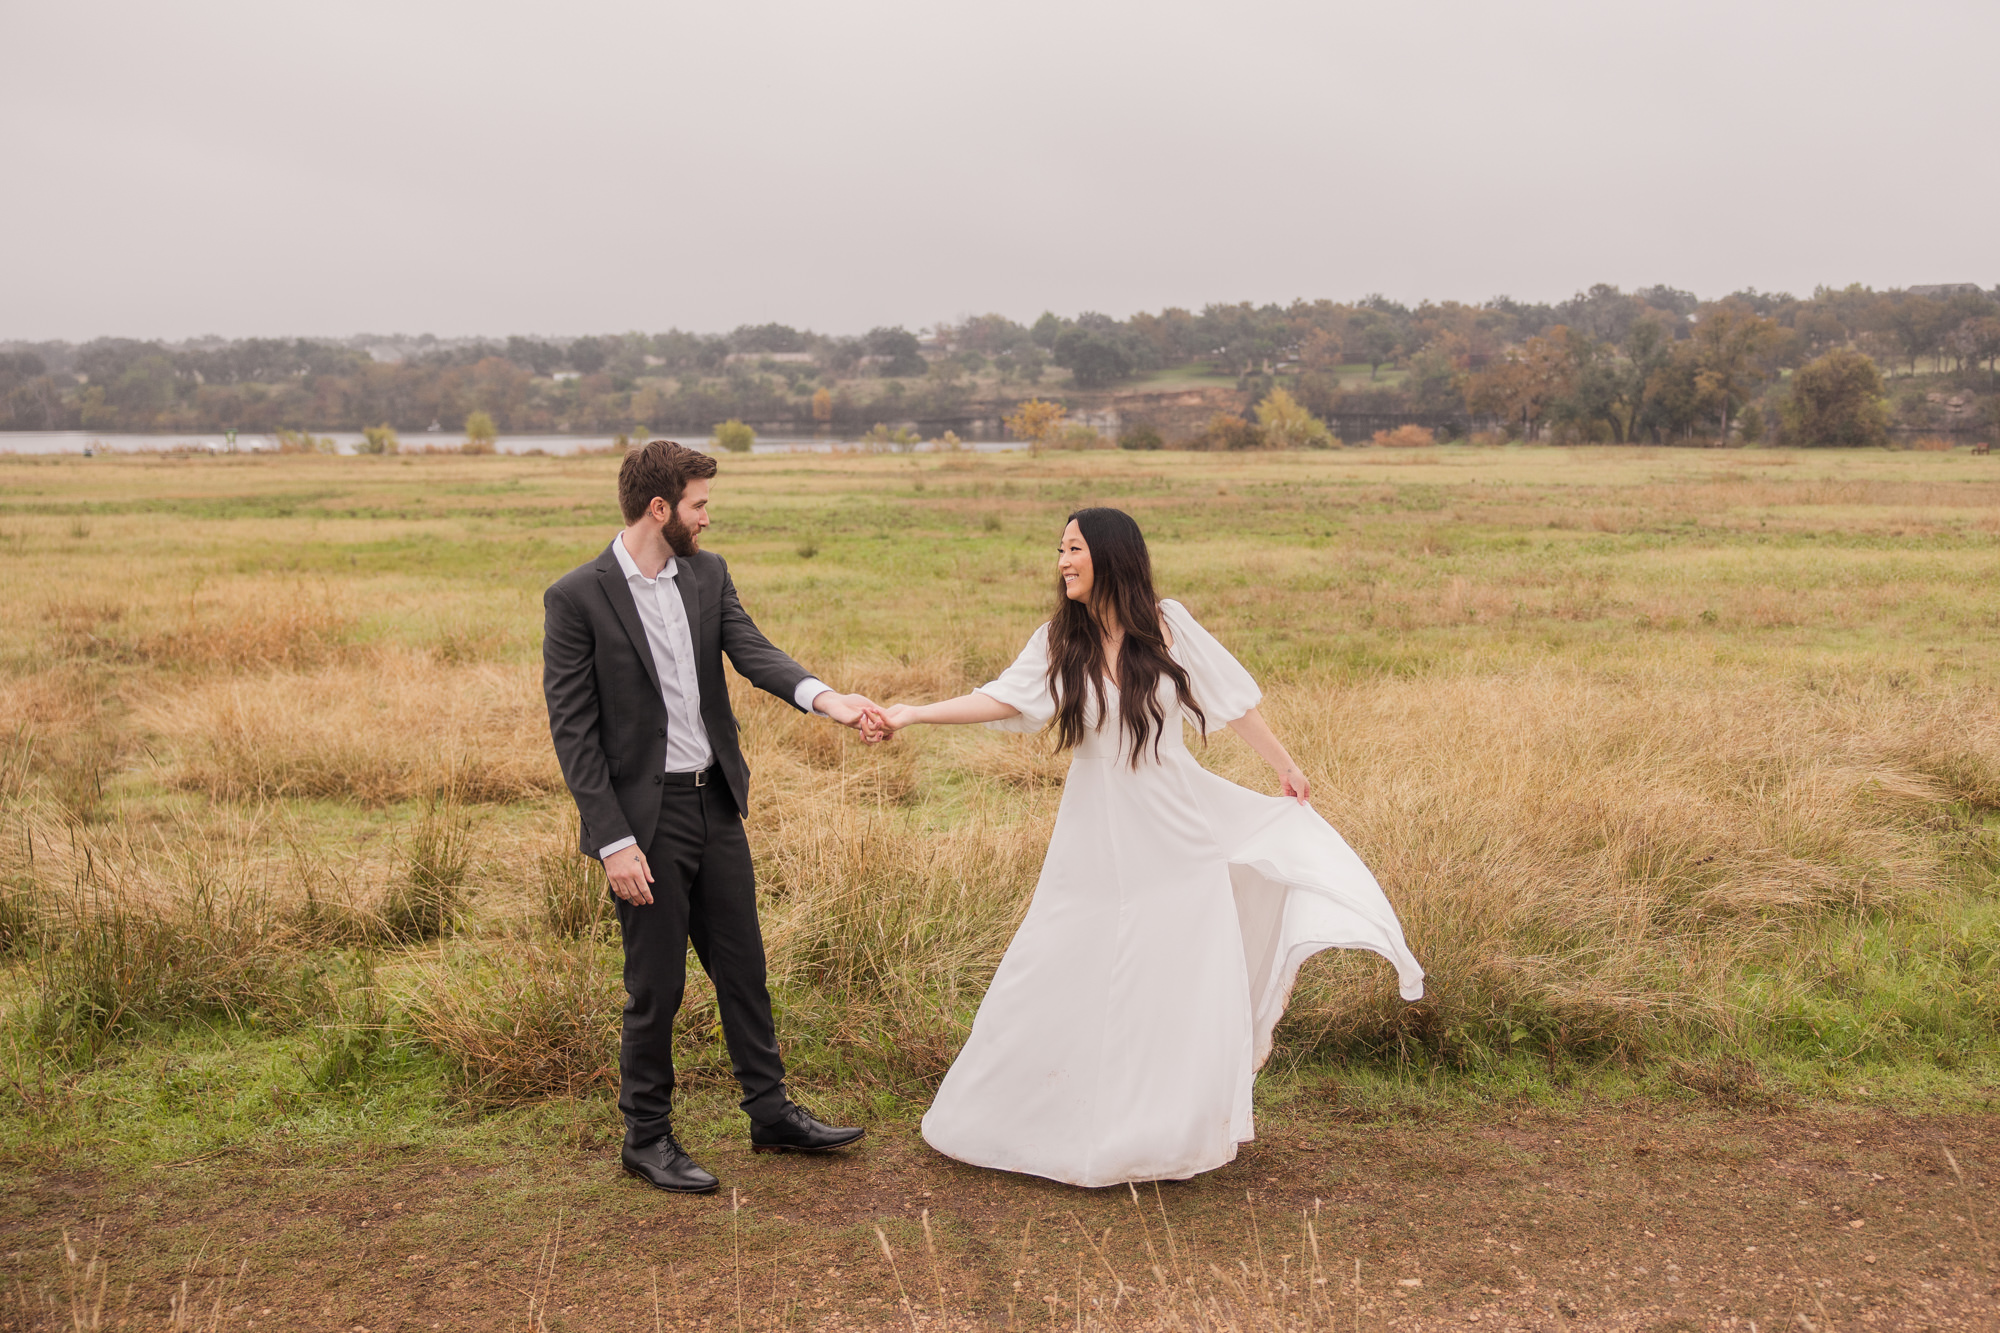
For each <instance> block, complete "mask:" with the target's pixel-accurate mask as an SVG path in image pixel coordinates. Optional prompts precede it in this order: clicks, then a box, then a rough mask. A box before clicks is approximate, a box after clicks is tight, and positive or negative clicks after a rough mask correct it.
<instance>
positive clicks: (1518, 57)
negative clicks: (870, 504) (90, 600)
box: [0, 0, 2000, 339]
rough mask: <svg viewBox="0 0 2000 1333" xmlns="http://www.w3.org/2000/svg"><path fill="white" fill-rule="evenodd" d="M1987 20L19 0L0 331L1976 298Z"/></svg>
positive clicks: (1997, 217)
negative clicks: (1605, 296)
mask: <svg viewBox="0 0 2000 1333" xmlns="http://www.w3.org/2000/svg"><path fill="white" fill-rule="evenodd" d="M1996 51H2000V3H1995V2H1994V0H1914V2H1912V3H1904V4H1900V5H1885V4H1882V3H1880V0H1870V2H1869V3H1866V4H1852V3H1844V2H1842V0H1814V2H1812V3H1790V2H1779V0H1728V2H1716V0H1664V2H1663V0H1653V2H1651V3H1643V4H1635V3H1625V2H1624V0H1582V2H1573V0H1483V2H1479V0H1414V2H1411V0H1405V3H1401V4H1380V3H1376V4H1369V5H1365V6H1364V5H1361V4H1357V3H1351V2H1350V0H1334V2H1331V3H1318V4H1297V3H1285V2H1283V0H1233V2H1232V3H1228V4H1223V3H1209V4H1187V3H1180V2H1179V0H1146V2H1145V3H1122V2H1121V3H1092V2H1091V0H1009V3H1006V4H988V5H983V6H971V5H964V4H951V3H942V2H940V0H929V2H928V3H895V2H889V0H847V3H840V4H829V3H817V4H807V3H790V2H789V0H779V2H776V3H728V2H727V0H706V3H702V4H683V3H672V2H669V0H654V2H652V3H641V2H639V0H565V3H561V4H556V3H534V2H531V0H478V2H477V3H471V2H469V0H467V2H457V0H341V2H339V3H331V2H329V0H319V3H314V4H298V3H292V2H290V0H175V3H172V4H161V3H158V0H144V2H140V0H100V2H96V3H93V2H92V0H69V2H67V3H60V4H58V3H50V2H49V0H41V2H40V3H34V4H30V3H28V2H27V0H0V118H4V124H5V125H6V126H7V130H8V134H7V149H6V152H5V155H4V158H0V163H4V173H0V182H4V184H0V199H4V201H5V202H4V206H0V255H4V261H0V337H33V338H47V337H62V338H72V339H81V338H88V337H92V336H96V335H100V334H114V333H116V334H125V335H135V336H146V337H181V336H187V335H196V334H202V333H221V334H225V335H245V334H293V333H297V334H345V333H352V332H360V331H364V330H366V331H376V332H394V331H403V332H410V333H415V332H422V331H430V332H436V333H440V334H467V333H484V334H504V333H511V332H540V333H546V334H562V335H569V334H577V333H583V332H596V331H612V330H623V329H629V328H638V329H646V330H658V329H664V328H667V327H669V326H679V327H681V328H690V329H701V330H723V329H728V328H731V327H734V326H735V325H737V324H742V323H760V322H763V321H766V320H777V321H781V322H784V323H790V324H795V325H801V326H811V327H814V328H817V329H821V330H823V331H828V332H859V331H863V330H865V329H867V328H869V327H871V326H873V325H877V324H891V323H900V324H906V325H909V326H911V327H917V326H920V325H927V324H930V323H933V322H935V321H937V320H939V319H949V318H953V317H956V316H960V315H964V314H970V313H977V312H981V311H986V310H997V311H1000V312H1001V313H1004V314H1008V315H1012V316H1014V317H1015V318H1017V319H1024V320H1025V319H1032V318H1033V317H1034V316H1035V315H1036V314H1037V313H1038V312H1040V311H1041V310H1043V309H1045V308H1048V309H1054V310H1057V311H1059V312H1062V313H1071V314H1073V313H1075V312H1078V311H1081V310H1100V311H1104V312H1106V313H1109V314H1114V315H1120V316H1123V315H1126V314H1129V313H1131V312H1132V311H1134V310H1139V309H1149V310H1150V309H1158V308H1159V307H1161V306H1164V305H1185V306H1190V307H1194V308H1199V307H1200V306H1201V305H1203V304H1204V303H1207V302H1210V301H1234V300H1254V301H1266V300H1277V301H1287V300H1290V299H1291V298H1293V297H1295V296H1307V297H1319V296H1326V297H1332V298H1335V299H1352V298H1354V297H1358V296H1361V295H1363V294H1365V293H1368V292H1371V291H1382V292H1386V293H1388V294H1390V295H1392V296H1395V297H1398V298H1400V299H1402V300H1406V301H1411V302H1414V301H1416V300H1418V299H1421V298H1425V297H1429V298H1433V299H1447V298H1457V299H1461V300H1469V301H1477V300H1481V299H1484V298H1487V297H1490V296H1493V295H1495V294H1499V293H1507V294H1511V295H1514V296H1516V297H1521V298H1529V299H1554V298H1560V297H1563V296H1566V295H1568V294H1569V293H1571V292H1572V291H1574V290H1576V289H1578V288H1579V287H1582V286H1585V285H1587V284H1589V283H1592V282H1613V283H1618V284H1620V285H1621V286H1626V287H1631V286H1634V285H1643V284H1648V283H1654V282H1667V283H1671V284H1673V285H1675V286H1679V287H1686V288H1691V289H1693V290H1695V291H1698V292H1700V293H1702V294H1703V295H1717V294H1720V293H1722V292H1725V291H1728V290H1732V289H1736V288H1740V287H1743V286H1746V285H1747V286H1756V287H1759V288H1762V289H1766V290H1770V289H1784V290H1792V291H1796V292H1800V293H1804V292H1807V291H1810V290H1811V289H1812V287H1813V286H1814V285H1816V284H1819V283H1830V284H1845V283H1848V282H1857V281H1858V282H1865V283H1869V284H1871V285H1874V286H1878V287H1881V286H1903V285H1907V284H1910V283H1922V282H1944V281H1972V282H1979V283H1982V284H1986V285H1989V286H1990V285H1993V284H1996V283H2000V245H1996V237H2000V172H1996V171H1995V170H1994V168H1993V160H1994V149H1993V139H1994V110H1995V104H1994V100H1993V97H1994V86H1995V78H1994V74H1993V59H1994V53H1995V52H1996Z"/></svg>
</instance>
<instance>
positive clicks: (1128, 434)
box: [1118, 423, 1167, 449]
mask: <svg viewBox="0 0 2000 1333" xmlns="http://www.w3.org/2000/svg"><path fill="white" fill-rule="evenodd" d="M1166 445H1167V442H1166V441H1165V440H1164V439H1162V438H1161V437H1160V432H1159V431H1157V430H1155V429H1154V428H1153V427H1151V426H1148V425H1145V424H1143V423H1141V424H1140V425H1137V426H1131V427H1128V428H1127V429H1126V430H1125V431H1124V433H1122V434H1121V435H1119V437H1118V447H1119V448H1120V449H1164V448H1166Z"/></svg>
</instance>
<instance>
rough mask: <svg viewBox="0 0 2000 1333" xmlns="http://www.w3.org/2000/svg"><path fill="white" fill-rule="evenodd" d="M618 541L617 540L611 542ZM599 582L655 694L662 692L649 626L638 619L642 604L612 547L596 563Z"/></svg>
mask: <svg viewBox="0 0 2000 1333" xmlns="http://www.w3.org/2000/svg"><path fill="white" fill-rule="evenodd" d="M611 540H612V541H617V540H618V539H617V538H616V537H613V538H612V539H611ZM597 581H598V583H600V584H601V585H603V588H604V595H605V597H606V598H607V599H609V601H610V602H611V609H612V610H613V611H615V612H617V614H618V623H619V624H620V625H623V626H624V627H625V637H626V638H628V639H630V640H632V647H633V648H634V649H636V650H637V651H638V654H639V664H640V665H641V666H643V667H645V668H646V679H648V680H650V681H652V682H653V693H654V694H658V693H659V692H660V668H659V667H658V666H657V665H656V664H655V663H654V661H653V645H652V643H651V642H650V641H649V640H648V639H647V638H646V626H645V624H644V622H642V621H641V620H640V619H639V604H638V603H637V602H635V601H633V600H632V589H631V587H630V585H628V584H627V583H626V582H625V571H624V570H622V569H620V568H619V567H618V557H617V556H615V555H613V554H611V548H610V547H608V546H607V547H605V548H604V556H603V558H602V559H601V560H599V561H598V562H597Z"/></svg>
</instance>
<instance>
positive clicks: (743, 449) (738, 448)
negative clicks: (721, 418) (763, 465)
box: [709, 418, 757, 454]
mask: <svg viewBox="0 0 2000 1333" xmlns="http://www.w3.org/2000/svg"><path fill="white" fill-rule="evenodd" d="M709 443H710V444H713V445H715V446H716V447H717V448H721V449H727V450H728V451H729V452H730V453H732V454H747V453H749V452H750V446H751V445H753V444H755V443H757V432H756V431H754V430H752V429H750V427H748V426H746V425H744V424H743V423H742V422H740V421H737V420H735V419H734V418H732V419H730V420H728V421H725V422H723V423H721V424H720V425H718V426H717V427H716V428H715V438H714V439H712V440H710V441H709Z"/></svg>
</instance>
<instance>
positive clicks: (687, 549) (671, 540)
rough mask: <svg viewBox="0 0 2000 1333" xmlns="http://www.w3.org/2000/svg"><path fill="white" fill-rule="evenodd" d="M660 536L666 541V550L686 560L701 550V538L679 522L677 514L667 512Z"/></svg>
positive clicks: (679, 518)
mask: <svg viewBox="0 0 2000 1333" xmlns="http://www.w3.org/2000/svg"><path fill="white" fill-rule="evenodd" d="M660 535H661V536H662V537H665V538H666V539H667V549H668V550H670V551H672V552H673V553H674V554H675V555H677V556H679V557H680V558H681V559H683V560H686V559H687V558H689V557H690V556H692V555H694V553H695V552H697V551H699V550H700V549H701V538H700V537H699V536H697V535H696V534H695V533H694V532H692V531H690V530H689V528H688V525H687V524H685V523H683V522H681V516H680V515H679V514H678V513H673V512H669V513H668V514H667V521H666V524H665V525H664V526H662V527H661V529H660Z"/></svg>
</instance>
